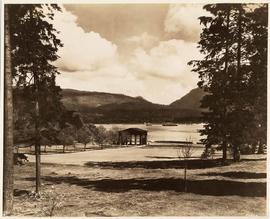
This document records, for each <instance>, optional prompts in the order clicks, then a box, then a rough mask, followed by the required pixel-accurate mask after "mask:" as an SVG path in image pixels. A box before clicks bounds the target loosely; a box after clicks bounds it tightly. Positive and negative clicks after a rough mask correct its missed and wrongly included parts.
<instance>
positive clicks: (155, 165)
mask: <svg viewBox="0 0 270 219" xmlns="http://www.w3.org/2000/svg"><path fill="white" fill-rule="evenodd" d="M185 162H187V165H188V169H204V168H211V167H218V166H224V164H223V163H222V160H221V159H214V160H201V159H196V160H187V161H184V160H157V161H127V162H93V161H91V162H87V163H85V166H88V167H98V168H104V169H127V168H144V169H183V168H184V167H185ZM225 165H229V162H227V163H226V164H225Z"/></svg>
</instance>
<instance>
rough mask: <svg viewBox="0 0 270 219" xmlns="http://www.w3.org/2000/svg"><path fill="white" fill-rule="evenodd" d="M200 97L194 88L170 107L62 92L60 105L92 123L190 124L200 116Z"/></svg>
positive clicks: (96, 94) (133, 99)
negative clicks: (61, 103) (76, 112)
mask: <svg viewBox="0 0 270 219" xmlns="http://www.w3.org/2000/svg"><path fill="white" fill-rule="evenodd" d="M202 95H203V93H202V92H201V90H199V91H198V89H194V90H192V91H191V92H190V93H188V94H187V95H186V96H184V97H182V98H181V99H179V100H177V101H175V102H173V103H172V104H170V105H160V104H154V103H151V102H150V101H147V100H145V99H144V98H143V97H140V96H139V97H130V96H127V95H123V94H112V93H104V92H90V91H78V90H72V89H63V91H62V96H63V98H62V102H63V104H64V105H65V107H66V108H67V109H68V110H75V111H78V112H79V113H81V115H82V117H83V119H84V121H86V122H92V123H135V122H138V123H141V122H157V123H162V122H192V121H197V120H198V118H199V117H200V113H201V109H200V108H199V105H200V103H199V100H200V98H201V97H202ZM189 99H191V100H189Z"/></svg>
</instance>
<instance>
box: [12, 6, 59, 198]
mask: <svg viewBox="0 0 270 219" xmlns="http://www.w3.org/2000/svg"><path fill="white" fill-rule="evenodd" d="M10 9H11V12H12V17H11V23H10V27H11V42H12V44H11V45H12V61H13V70H12V73H13V83H14V85H15V86H16V90H15V94H17V95H18V96H23V101H22V102H20V103H22V104H24V105H25V106H27V107H26V108H27V109H28V112H27V114H28V118H29V119H30V120H31V122H30V123H32V124H33V126H34V127H35V128H34V130H35V134H34V144H35V152H36V192H37V193H38V192H39V188H40V140H41V131H42V129H44V128H46V127H48V125H49V123H51V122H53V121H55V120H57V117H59V116H60V112H61V109H62V105H61V102H60V93H59V92H60V88H59V87H57V86H56V84H55V77H56V75H57V74H58V71H57V68H56V67H55V66H54V65H53V62H54V61H56V60H57V59H58V55H57V51H58V48H59V47H61V46H62V44H61V42H60V40H59V39H58V38H57V36H56V35H57V31H56V30H55V29H54V27H53V25H52V24H51V23H50V22H49V20H53V17H54V11H55V10H60V8H59V7H58V6H57V5H40V4H35V5H34V4H27V5H21V4H20V5H10ZM16 97H17V96H15V98H16ZM15 101H16V99H15ZM19 107H20V108H24V107H21V106H19Z"/></svg>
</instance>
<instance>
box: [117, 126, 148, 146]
mask: <svg viewBox="0 0 270 219" xmlns="http://www.w3.org/2000/svg"><path fill="white" fill-rule="evenodd" d="M146 143H147V131H146V130H143V129H139V128H128V129H124V130H121V131H119V133H118V144H119V145H144V144H146Z"/></svg>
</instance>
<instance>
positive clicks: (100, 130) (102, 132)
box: [95, 126, 107, 145]
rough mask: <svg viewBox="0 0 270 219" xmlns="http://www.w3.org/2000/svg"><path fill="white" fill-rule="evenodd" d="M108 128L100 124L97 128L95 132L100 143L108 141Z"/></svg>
mask: <svg viewBox="0 0 270 219" xmlns="http://www.w3.org/2000/svg"><path fill="white" fill-rule="evenodd" d="M106 132H107V131H106V129H105V128H104V126H98V127H97V129H96V133H95V141H96V142H97V143H98V144H99V145H102V144H104V142H105V141H106Z"/></svg>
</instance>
